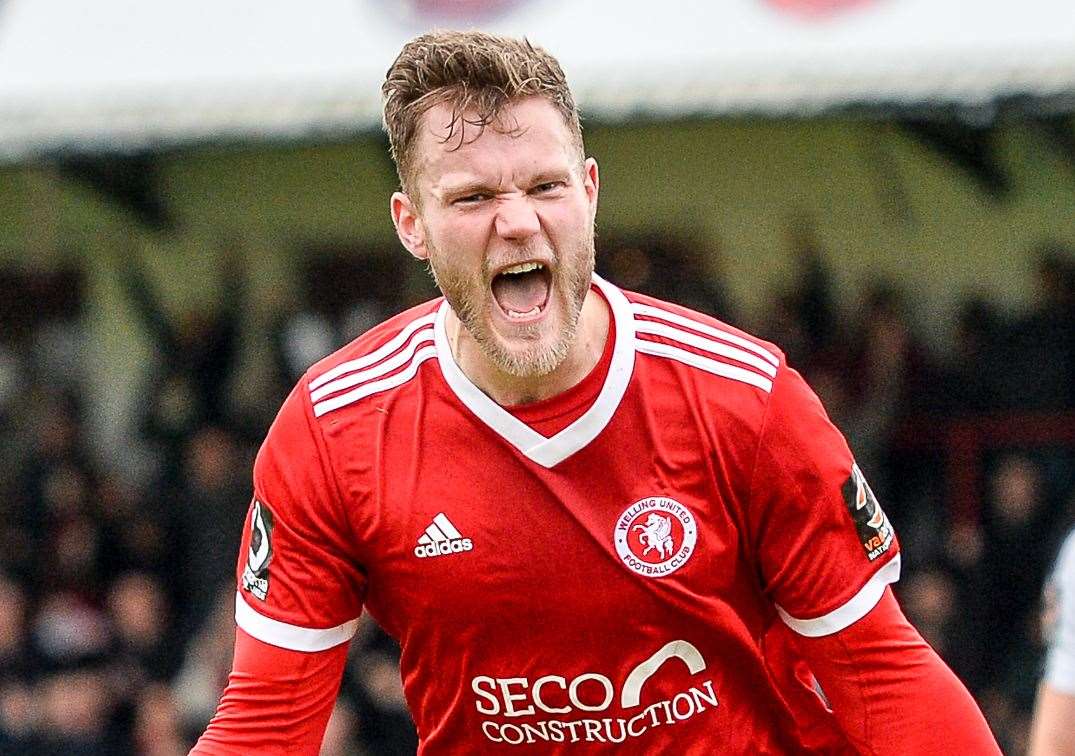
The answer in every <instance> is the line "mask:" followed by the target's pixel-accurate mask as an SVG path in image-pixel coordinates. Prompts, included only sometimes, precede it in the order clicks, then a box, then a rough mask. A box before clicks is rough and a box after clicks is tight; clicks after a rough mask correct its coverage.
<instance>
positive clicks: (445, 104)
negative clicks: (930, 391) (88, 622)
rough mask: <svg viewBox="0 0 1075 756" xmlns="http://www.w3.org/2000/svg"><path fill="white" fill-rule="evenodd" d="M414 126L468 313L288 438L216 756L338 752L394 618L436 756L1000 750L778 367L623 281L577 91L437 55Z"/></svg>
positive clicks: (447, 300)
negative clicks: (338, 722)
mask: <svg viewBox="0 0 1075 756" xmlns="http://www.w3.org/2000/svg"><path fill="white" fill-rule="evenodd" d="M384 95H385V124H386V128H387V131H388V134H389V139H390V142H391V145H392V153H393V156H394V158H395V161H396V165H397V167H398V169H399V177H400V182H401V185H402V191H401V192H397V193H396V194H394V195H393V196H392V199H391V211H392V220H393V222H394V223H395V227H396V230H397V232H398V235H399V238H400V240H401V242H402V243H403V245H404V246H405V247H406V248H407V249H408V250H409V251H410V252H411V254H412V255H414V256H415V257H417V258H418V259H420V260H424V261H426V262H428V264H429V266H430V268H431V270H432V272H433V274H434V276H435V278H436V281H437V284H438V286H439V287H440V289H441V291H442V292H443V294H444V299H443V300H437V301H434V302H430V303H427V304H425V305H422V306H419V307H417V308H415V309H413V310H410V311H408V312H406V313H403V314H402V315H399V316H397V317H396V318H393V319H392V320H389V321H388V322H386V323H384V324H383V325H381V326H379V327H377V328H374V329H373V330H372V331H370V332H369V333H367V334H365V335H364V336H362V337H360V338H359V339H357V340H356V341H355V342H353V343H352V344H351V345H350V346H348V347H346V348H345V349H343V350H342V351H340V352H339V353H337V354H335V355H333V356H331V357H329V358H328V359H326V360H324V361H322V362H321V363H319V364H318V365H316V366H314V367H313V368H312V369H311V370H310V371H309V373H308V374H307V376H306V377H305V378H304V379H303V380H302V381H301V382H300V384H299V386H298V387H297V388H296V389H295V390H294V392H293V393H292V395H291V396H290V397H289V398H288V400H287V401H286V402H285V404H284V406H283V408H282V410H281V412H280V415H279V417H278V419H277V420H276V422H275V424H274V425H273V427H272V429H271V430H270V431H269V435H268V438H267V439H266V441H265V445H264V446H263V448H262V450H261V453H260V454H259V456H258V460H257V463H256V465H255V469H254V489H255V493H254V495H255V499H254V503H253V505H252V508H251V514H250V519H249V523H248V527H247V534H246V536H245V540H244V547H243V548H244V555H243V556H242V557H241V559H240V590H239V592H238V595H237V598H236V619H237V623H238V626H239V627H238V630H237V636H236V651H235V662H234V664H235V668H234V672H233V674H232V678H231V681H230V683H229V686H228V689H227V690H226V691H225V693H224V696H223V698H222V700H221V704H220V709H219V711H218V713H217V716H216V718H215V719H214V720H213V722H212V724H211V725H210V727H209V729H208V731H207V732H206V734H205V736H204V737H203V739H202V741H201V742H200V744H199V745H198V746H197V747H196V748H195V752H196V753H205V754H215V753H233V752H255V751H256V752H258V753H284V752H286V753H315V752H316V750H317V743H318V740H319V738H320V737H321V732H322V730H323V728H324V726H325V719H326V718H327V717H328V713H329V710H330V708H331V706H332V701H333V699H334V697H335V695H336V690H337V685H338V682H339V679H340V674H341V670H342V668H343V664H344V657H345V654H346V643H347V640H348V639H349V637H350V636H351V634H352V633H353V632H354V627H355V622H356V619H357V617H358V616H359V613H360V612H361V611H362V610H363V609H364V608H365V609H367V610H368V611H369V612H370V613H371V615H372V616H373V617H374V618H375V619H377V621H378V622H380V623H381V625H382V626H383V627H384V628H385V629H386V630H387V631H388V632H389V633H391V634H392V635H393V636H395V637H396V638H398V639H399V641H400V644H401V647H402V660H401V673H402V677H403V686H404V691H405V694H406V697H407V701H408V704H409V706H410V708H411V711H412V713H413V715H414V717H415V721H416V724H417V728H418V734H419V739H420V743H421V746H420V751H421V752H422V753H424V754H433V753H485V752H500V751H507V752H512V751H515V750H519V749H526V750H529V751H530V752H535V753H558V752H561V751H581V752H592V751H603V750H605V749H610V748H615V749H617V750H619V751H622V752H626V753H646V754H652V753H674V754H712V753H732V754H741V753H743V754H745V753H750V754H755V753H769V754H792V753H794V754H799V753H826V754H842V753H854V752H855V751H856V749H858V750H861V751H864V752H867V753H877V754H882V753H885V754H887V753H893V754H896V753H898V754H913V753H942V752H943V753H975V754H981V753H996V752H997V751H996V746H995V744H994V742H993V740H992V737H991V736H990V734H989V732H988V729H987V728H986V726H985V724H984V722H983V720H982V718H981V716H980V714H979V713H978V711H977V709H976V707H975V706H974V703H973V702H972V701H971V699H970V697H969V695H968V694H967V693H966V691H965V689H963V687H962V686H961V685H960V684H959V683H958V681H956V679H955V678H954V677H953V676H952V675H951V673H950V672H949V671H948V670H947V668H946V667H945V666H944V665H943V664H942V663H941V662H940V661H939V660H938V659H937V657H936V656H935V655H934V654H933V652H932V651H931V650H930V649H929V648H928V646H926V645H925V643H924V642H923V641H922V640H921V638H920V637H919V636H918V635H917V633H915V631H914V630H913V629H912V628H911V627H910V626H909V625H908V624H907V623H906V621H905V620H904V619H903V616H902V614H901V613H900V611H899V608H898V606H897V605H896V603H895V600H894V599H893V597H892V595H891V593H890V591H889V589H888V588H887V585H888V584H889V583H891V582H892V581H894V580H895V579H896V578H897V576H898V573H899V554H898V546H897V543H896V541H895V539H894V537H893V534H892V530H891V527H890V525H889V522H888V520H887V518H886V517H885V515H884V513H883V512H882V510H881V509H880V507H879V506H878V504H877V502H876V500H875V499H874V497H873V494H872V493H871V491H870V489H869V486H868V485H867V484H866V481H865V478H864V477H863V476H862V474H861V472H860V471H859V470H858V468H857V466H855V465H854V462H853V460H852V457H851V454H850V452H849V451H848V449H847V446H846V444H845V443H844V441H843V439H842V438H841V436H840V435H839V433H838V432H837V431H836V430H835V429H834V428H833V427H832V425H831V424H830V423H829V422H828V420H827V418H826V417H825V414H824V411H823V410H822V408H821V406H820V404H819V403H818V401H817V399H816V398H815V397H814V395H813V394H812V393H811V392H810V391H809V389H808V388H807V387H806V386H805V384H804V383H803V381H802V379H801V378H800V377H799V376H798V374H797V373H795V371H794V370H792V369H791V368H789V367H788V366H787V365H786V364H785V361H784V359H783V357H782V356H781V354H780V352H779V351H778V350H777V349H776V348H775V347H773V346H772V345H770V344H766V343H764V342H761V341H759V340H757V339H755V338H753V337H751V336H749V335H747V334H745V333H742V332H740V331H738V330H736V329H734V328H731V327H729V326H726V325H724V324H722V323H719V322H717V321H715V320H713V319H710V318H707V317H704V316H702V315H699V314H697V313H695V312H692V311H689V310H687V309H684V308H680V307H677V306H675V305H672V304H667V303H665V302H660V301H657V300H654V299H651V298H648V297H645V296H641V295H635V294H631V293H627V292H623V291H621V290H619V289H617V288H616V287H615V286H614V285H612V284H610V283H608V282H606V281H603V280H601V279H599V278H596V277H594V275H593V267H594V245H593V241H594V218H595V214H596V211H597V197H598V188H599V176H598V168H597V164H596V162H595V161H594V160H593V159H592V158H585V156H584V152H583V145H582V135H581V129H580V126H579V120H578V113H577V110H576V108H575V104H574V101H573V99H572V95H571V92H570V90H569V89H568V87H567V84H566V81H565V79H564V75H563V72H562V71H561V69H560V66H559V64H558V63H557V62H556V60H555V59H554V58H552V57H551V56H550V55H549V54H548V53H546V52H544V51H543V50H540V49H538V48H535V47H533V46H531V45H530V44H529V43H528V42H526V41H520V40H515V39H505V38H500V37H494V36H490V35H486V34H481V33H457V32H441V33H434V34H427V35H424V36H421V37H419V38H417V39H415V40H413V41H412V42H410V43H408V44H407V45H406V46H405V47H404V49H403V51H402V53H401V54H400V56H399V58H398V59H397V60H396V62H395V63H394V64H393V66H392V67H391V69H390V70H389V72H388V78H387V81H386V83H385V85H384ZM830 705H831V710H830Z"/></svg>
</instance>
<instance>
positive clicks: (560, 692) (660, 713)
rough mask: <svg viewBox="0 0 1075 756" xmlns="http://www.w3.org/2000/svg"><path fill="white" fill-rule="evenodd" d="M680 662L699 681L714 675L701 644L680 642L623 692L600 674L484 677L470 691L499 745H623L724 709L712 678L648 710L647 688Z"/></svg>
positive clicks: (485, 729) (637, 671)
mask: <svg viewBox="0 0 1075 756" xmlns="http://www.w3.org/2000/svg"><path fill="white" fill-rule="evenodd" d="M672 659H679V660H680V661H681V662H682V663H683V664H684V665H685V666H686V667H687V671H688V672H689V673H690V674H692V675H698V674H700V673H701V672H704V671H705V669H706V661H705V658H704V657H703V656H702V654H701V652H700V651H699V650H698V649H697V647H695V646H694V644H692V643H690V642H688V641H685V640H675V641H671V642H669V643H666V644H665V645H664V646H662V647H661V648H660V649H659V650H658V651H657V652H656V653H654V654H653V655H652V656H650V657H649V658H648V659H646V660H644V661H642V662H640V663H639V664H637V665H635V667H634V668H633V669H632V670H631V671H630V672H629V673H628V674H627V676H626V677H625V678H624V680H623V683H622V684H621V685H620V686H619V687H618V688H617V686H616V684H615V683H614V682H613V681H612V679H611V678H609V677H608V676H606V675H603V674H600V673H598V672H584V673H582V674H579V675H576V676H574V677H571V678H568V677H565V676H563V675H552V674H550V675H543V676H541V677H537V678H534V679H531V678H529V677H489V676H486V675H478V676H477V677H474V678H473V679H472V680H471V683H470V687H471V690H472V692H473V693H474V695H475V700H474V704H475V707H476V708H477V710H478V713H479V714H481V715H482V716H483V717H486V719H484V720H483V721H482V723H481V729H482V733H483V734H484V735H485V737H486V738H488V739H489V740H491V741H493V742H494V743H504V744H508V745H523V744H533V743H538V742H552V743H578V742H580V741H581V742H587V743H594V742H596V743H623V742H624V741H626V740H627V739H628V738H638V737H642V736H643V735H645V734H646V733H647V732H649V731H650V730H652V729H653V728H655V727H661V726H670V725H675V724H677V723H679V722H683V721H685V720H687V719H690V718H692V717H694V716H696V715H698V714H701V713H703V712H705V711H708V710H710V709H715V708H717V706H719V702H718V701H717V694H716V691H714V690H713V681H712V680H710V679H706V680H702V681H701V682H699V683H697V684H691V685H689V686H688V687H687V689H686V690H682V691H680V692H678V693H675V694H674V695H671V696H666V697H662V698H661V699H660V700H658V701H654V702H647V703H645V704H643V698H644V696H643V692H644V691H643V689H644V686H645V684H646V682H647V681H648V680H649V679H650V678H652V677H653V676H654V675H656V674H657V673H658V671H659V670H660V669H661V668H662V667H663V666H664V665H665V664H666V663H668V662H670V660H672ZM617 706H618V708H619V709H621V710H623V712H624V713H623V716H618V717H617V716H615V715H614V713H613V715H612V716H609V715H608V712H609V710H610V709H614V708H617ZM580 714H581V715H582V716H581V717H579V715H580ZM549 715H553V716H552V717H550V716H549ZM573 715H574V716H573Z"/></svg>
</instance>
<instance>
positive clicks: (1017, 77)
mask: <svg viewBox="0 0 1075 756" xmlns="http://www.w3.org/2000/svg"><path fill="white" fill-rule="evenodd" d="M433 26H440V27H445V26H457V27H472V26H477V27H480V28H484V29H488V30H489V31H493V32H499V33H507V34H516V35H526V36H527V37H529V38H530V39H531V40H533V41H534V42H536V43H538V44H541V45H543V46H545V47H547V48H548V49H549V50H550V51H552V52H553V53H554V54H555V55H557V57H559V59H560V60H561V62H562V63H563V64H564V68H565V69H566V71H567V73H568V77H569V79H570V80H571V82H572V85H573V87H574V89H575V92H576V96H577V99H578V101H579V103H580V106H581V107H582V109H583V111H584V115H585V116H586V117H589V118H597V119H603V120H616V119H632V118H636V117H639V116H645V117H657V118H663V117H681V116H692V115H719V114H736V113H762V114H767V115H797V116H799V115H812V114H816V113H820V112H824V111H826V110H828V109H831V108H838V107H844V106H848V105H865V106H868V107H876V106H882V107H883V106H888V105H899V106H907V105H911V106H916V105H920V104H924V105H937V104H957V105H966V106H971V107H976V106H980V105H982V104H988V103H991V102H993V101H994V100H996V99H997V98H1004V97H1009V96H1016V95H1027V96H1029V97H1032V98H1043V97H1050V98H1052V97H1056V96H1060V97H1071V96H1075V18H1073V12H1072V9H1071V3H1070V0H1021V1H1020V2H1018V3H1015V2H1012V0H977V1H976V2H975V3H967V2H965V1H964V0H721V1H720V2H708V3H703V2H697V0H661V2H653V0H588V1H587V2H580V1H579V0H455V1H454V2H448V1H447V0H307V2H302V3H296V2H293V0H258V2H253V0H229V1H228V2H220V0H184V1H183V2H177V1H176V0H172V1H171V2H164V1H162V2H152V3H147V2H144V0H96V1H95V2H93V3H72V2H70V0H7V1H6V2H4V3H3V4H2V5H0V160H4V159H6V160H19V159H24V158H26V157H30V156H33V155H35V154H39V153H41V152H48V151H56V150H70V149H78V150H83V151H85V150H89V151H93V150H121V151H122V150H138V149H147V148H148V149H153V148H156V147H168V146H174V145H179V144H187V143H191V142H196V141H199V140H205V139H212V140H222V139H223V140H232V139H239V140H254V139H261V138H307V137H310V138H318V137H321V136H340V135H345V134H352V133H355V132H356V131H361V130H368V129H374V128H376V127H377V125H378V124H379V120H380V97H379V93H380V85H381V81H382V79H383V76H384V72H385V70H386V69H387V67H388V65H389V64H390V63H391V62H392V60H393V59H394V58H395V56H396V54H397V53H398V52H399V49H400V47H401V45H402V44H403V43H404V41H406V40H407V39H409V38H411V37H413V36H414V35H415V34H418V33H420V32H422V31H425V30H427V29H429V28H430V27H433Z"/></svg>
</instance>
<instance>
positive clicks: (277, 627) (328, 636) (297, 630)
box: [235, 591, 358, 652]
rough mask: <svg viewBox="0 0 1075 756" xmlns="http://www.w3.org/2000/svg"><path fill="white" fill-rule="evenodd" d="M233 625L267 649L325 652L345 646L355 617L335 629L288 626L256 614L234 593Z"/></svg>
mask: <svg viewBox="0 0 1075 756" xmlns="http://www.w3.org/2000/svg"><path fill="white" fill-rule="evenodd" d="M235 624H237V625H238V626H239V627H241V628H242V629H243V630H244V631H245V632H246V633H247V634H248V635H251V636H253V637H254V638H257V639H258V640H259V641H262V642H264V643H268V644H269V645H271V646H277V647H279V648H286V649H288V650H290V651H306V652H312V651H325V650H327V649H330V648H334V647H336V646H338V645H340V644H341V643H346V642H347V641H349V640H351V638H352V637H353V636H354V634H355V631H357V630H358V618H357V617H356V618H355V619H353V620H350V621H349V622H344V623H343V624H342V625H336V627H326V628H314V627H299V626H298V625H289V624H287V623H286V622H280V621H279V620H274V619H271V618H269V617H266V616H265V615H264V614H259V613H258V612H257V611H256V610H255V609H254V608H253V607H251V606H250V605H249V604H247V603H246V600H245V599H243V596H242V594H241V593H239V591H236V592H235Z"/></svg>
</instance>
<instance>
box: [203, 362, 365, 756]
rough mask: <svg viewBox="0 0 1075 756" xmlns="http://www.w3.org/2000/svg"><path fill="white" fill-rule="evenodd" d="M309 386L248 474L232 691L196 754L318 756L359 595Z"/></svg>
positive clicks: (360, 580)
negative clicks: (250, 487)
mask: <svg viewBox="0 0 1075 756" xmlns="http://www.w3.org/2000/svg"><path fill="white" fill-rule="evenodd" d="M306 397H307V393H306V386H305V382H303V383H300V385H299V386H298V387H296V389H295V390H294V391H293V392H292V394H291V395H290V396H289V397H288V399H287V400H286V401H285V402H284V406H283V408H282V409H281V410H280V414H279V415H278V416H277V418H276V421H275V422H274V423H273V425H272V427H271V428H270V429H269V433H268V436H267V437H266V439H265V443H264V444H263V445H262V447H261V451H260V452H259V453H258V457H257V460H256V462H255V463H254V501H253V503H252V504H251V506H250V510H249V514H248V516H247V519H246V525H245V527H244V530H243V539H242V545H241V547H240V553H239V564H238V579H239V589H238V591H237V592H236V595H235V622H236V624H237V625H238V629H237V630H236V634H235V653H234V658H233V661H232V670H231V674H230V675H229V677H228V686H227V688H226V689H225V690H224V694H223V696H222V697H221V699H220V703H219V705H218V707H217V710H216V714H215V716H214V717H213V720H212V721H211V722H210V723H209V727H208V729H207V730H206V731H205V733H204V734H203V735H202V737H201V739H199V741H198V743H197V745H196V746H195V747H194V750H193V751H192V752H191V753H192V754H198V755H199V756H201V755H203V754H204V755H205V756H209V755H212V756H218V755H220V754H243V753H261V754H285V753H287V754H311V755H313V754H316V753H317V752H318V750H319V748H320V744H321V740H322V738H323V737H324V731H325V726H326V725H327V723H328V719H329V715H330V714H331V712H332V707H333V704H334V703H335V700H336V695H337V693H338V692H339V687H340V682H341V678H342V675H343V669H344V664H345V662H346V658H347V645H346V644H347V641H349V640H350V639H351V636H353V635H354V633H355V630H356V629H357V627H358V616H359V614H360V613H361V610H362V597H363V595H364V594H363V591H364V588H365V582H364V576H363V573H362V571H361V568H360V567H359V564H358V561H357V560H356V559H355V558H353V555H352V553H351V548H352V546H353V544H354V539H353V538H351V532H350V528H349V526H348V521H347V518H346V517H345V516H344V514H343V512H342V509H341V506H340V497H339V496H338V492H337V489H336V487H335V483H334V476H333V474H332V471H331V469H330V467H329V465H328V463H327V461H326V460H327V458H328V457H327V453H326V450H325V449H324V446H323V441H322V439H321V437H320V434H319V432H318V428H317V427H316V426H315V425H314V424H313V422H312V420H311V419H310V418H311V414H310V411H309V406H308V401H307V398H306Z"/></svg>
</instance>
